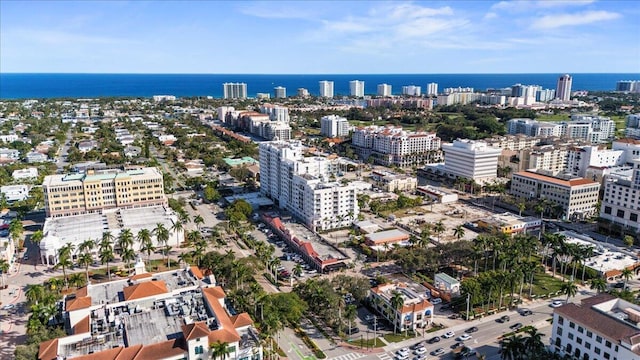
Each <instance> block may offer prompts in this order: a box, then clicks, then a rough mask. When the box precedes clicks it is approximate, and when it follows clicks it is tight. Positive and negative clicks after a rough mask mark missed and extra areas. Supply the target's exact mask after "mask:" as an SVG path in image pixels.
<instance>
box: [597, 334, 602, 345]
mask: <svg viewBox="0 0 640 360" xmlns="http://www.w3.org/2000/svg"><path fill="white" fill-rule="evenodd" d="M596 342H598V343H600V344H602V336H596Z"/></svg>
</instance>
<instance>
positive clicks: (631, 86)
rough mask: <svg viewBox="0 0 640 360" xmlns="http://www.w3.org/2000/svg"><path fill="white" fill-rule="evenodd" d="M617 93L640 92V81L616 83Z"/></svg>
mask: <svg viewBox="0 0 640 360" xmlns="http://www.w3.org/2000/svg"><path fill="white" fill-rule="evenodd" d="M616 91H620V92H640V81H638V80H621V81H618V82H617V83H616Z"/></svg>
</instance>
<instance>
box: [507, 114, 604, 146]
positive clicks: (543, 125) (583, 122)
mask: <svg viewBox="0 0 640 360" xmlns="http://www.w3.org/2000/svg"><path fill="white" fill-rule="evenodd" d="M615 130H616V124H615V122H614V121H613V120H611V119H610V118H608V117H600V116H591V115H572V116H571V121H562V122H557V123H551V122H543V121H537V120H532V119H511V120H509V121H507V132H508V133H509V134H512V135H515V134H524V135H528V136H540V137H561V138H569V139H583V140H586V141H589V142H591V143H602V142H607V141H609V140H610V139H612V138H613V137H614V135H615Z"/></svg>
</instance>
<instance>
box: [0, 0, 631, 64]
mask: <svg viewBox="0 0 640 360" xmlns="http://www.w3.org/2000/svg"><path fill="white" fill-rule="evenodd" d="M639 18H640V1H638V0H626V1H609V0H602V1H593V0H570V1H562V0H556V1H550V0H547V1H537V0H526V1H441V2H439V1H338V0H334V1H204V0H201V1H179V2H178V1H168V0H164V1H118V0H112V1H55V0H48V1H17V0H2V1H0V72H1V73H15V72H34V73H39V72H48V73H178V74H179V73H206V74H389V73H397V74H404V73H407V74H408V73H425V74H436V73H443V74H448V73H565V72H567V73H600V72H608V73H640V21H638V19H639Z"/></svg>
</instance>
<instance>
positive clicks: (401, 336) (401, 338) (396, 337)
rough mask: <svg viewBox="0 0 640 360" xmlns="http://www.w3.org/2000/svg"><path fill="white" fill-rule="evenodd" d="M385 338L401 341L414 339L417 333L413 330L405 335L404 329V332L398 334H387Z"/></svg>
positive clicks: (391, 340) (389, 340)
mask: <svg viewBox="0 0 640 360" xmlns="http://www.w3.org/2000/svg"><path fill="white" fill-rule="evenodd" d="M383 337H384V339H385V340H387V342H390V343H392V342H400V341H404V340H407V339H413V338H415V337H416V334H415V333H414V332H413V331H409V332H408V333H407V336H404V331H403V332H402V333H397V334H385V335H384V336H383Z"/></svg>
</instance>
